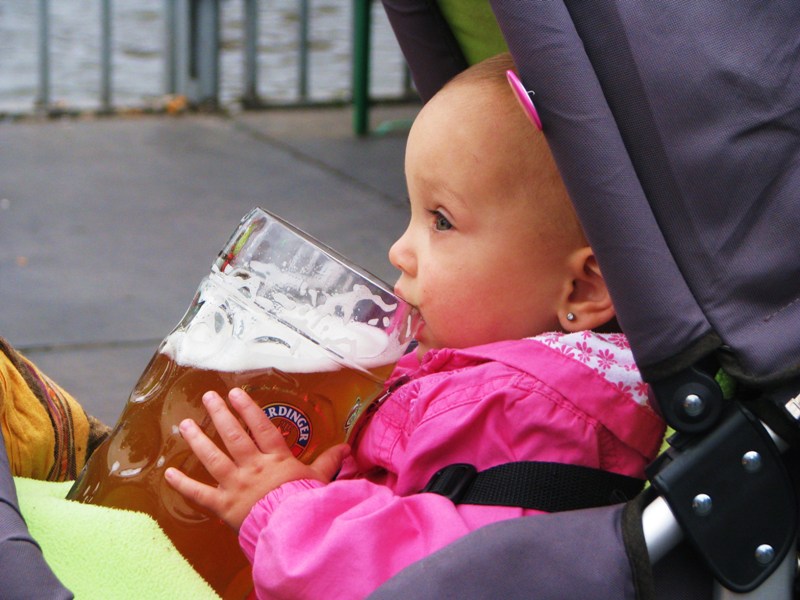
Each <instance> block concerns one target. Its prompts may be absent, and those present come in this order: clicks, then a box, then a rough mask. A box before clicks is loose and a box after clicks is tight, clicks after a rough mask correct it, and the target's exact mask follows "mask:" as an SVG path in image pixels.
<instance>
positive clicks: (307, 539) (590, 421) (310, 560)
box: [239, 332, 664, 600]
mask: <svg viewBox="0 0 800 600" xmlns="http://www.w3.org/2000/svg"><path fill="white" fill-rule="evenodd" d="M401 378H403V379H401ZM406 378H408V381H407V382H406V383H403V384H402V385H400V387H398V388H397V389H396V390H395V391H394V392H393V393H392V394H390V395H389V397H388V398H387V399H386V400H385V401H384V404H383V405H382V406H381V408H380V410H378V411H377V412H376V413H375V414H374V416H373V418H372V420H371V422H370V423H369V425H368V426H367V427H366V428H365V429H364V430H363V432H362V435H361V437H360V439H359V440H358V442H357V444H355V445H354V448H353V453H352V455H351V457H350V458H348V459H347V461H346V463H345V465H344V466H343V468H342V471H341V473H340V475H339V477H338V479H337V480H336V481H334V482H332V483H330V484H328V485H323V484H321V483H319V482H315V481H307V480H303V481H295V482H292V483H288V484H286V485H283V486H281V487H280V488H278V489H277V490H274V491H273V492H271V493H269V494H268V495H267V496H265V497H264V498H263V499H262V500H261V501H260V502H259V503H258V504H256V505H255V506H254V507H253V509H252V511H251V512H250V514H249V516H248V517H247V519H246V520H245V522H244V523H243V525H242V528H241V530H240V532H239V540H240V543H241V546H242V548H243V550H244V552H245V554H246V555H247V557H248V559H249V560H250V561H251V563H252V564H253V577H254V581H255V586H256V592H257V594H258V597H259V598H286V599H292V600H298V599H301V598H313V599H317V598H337V599H344V598H363V597H365V596H366V595H368V594H369V593H370V592H372V591H373V590H375V589H376V588H377V587H378V586H379V585H380V584H381V583H383V582H385V581H386V580H387V579H389V578H390V577H391V576H393V575H394V574H395V573H397V572H398V571H400V570H401V569H403V568H404V567H406V566H408V565H409V564H411V563H413V562H415V561H417V560H419V559H420V558H422V557H424V556H427V555H428V554H430V553H432V552H434V551H436V550H438V549H440V548H442V547H443V546H445V545H447V544H448V543H450V542H452V541H454V540H456V539H457V538H459V537H461V536H463V535H465V534H467V533H468V532H470V531H472V530H474V529H477V528H478V527H481V526H482V525H487V524H489V523H492V522H495V521H499V520H502V519H510V518H513V517H519V516H523V515H527V514H533V513H534V512H535V511H530V510H523V509H519V508H513V507H497V506H478V505H458V506H456V505H453V504H452V503H451V502H450V501H449V500H448V499H446V498H444V497H442V496H439V495H436V494H420V493H418V492H419V491H420V490H421V489H422V488H423V487H424V486H425V484H426V483H427V482H428V480H429V479H430V478H431V476H432V475H433V474H434V473H435V472H436V471H437V470H439V469H440V468H442V467H443V466H446V465H449V464H451V463H457V462H466V463H471V464H473V465H475V467H477V469H478V470H483V469H486V468H489V467H491V466H494V465H497V464H501V463H506V462H511V461H520V460H539V461H552V462H565V463H573V464H577V465H584V466H588V467H598V468H602V469H606V470H609V471H614V472H617V473H621V474H625V475H632V476H637V477H643V476H644V474H643V469H644V467H645V465H646V464H647V463H648V462H649V461H651V460H652V459H653V458H654V457H655V455H656V452H657V451H658V448H659V446H660V444H661V438H662V436H663V432H664V426H663V423H662V421H661V419H660V418H659V417H658V416H656V414H655V413H654V412H653V411H652V410H651V409H650V408H649V407H648V406H647V405H646V388H645V386H644V384H643V383H642V382H641V379H640V378H639V374H638V371H637V370H636V368H635V366H634V364H633V359H632V357H631V354H630V350H629V348H628V345H627V341H626V340H625V338H624V337H623V336H621V335H619V334H612V335H599V334H594V333H592V332H581V333H578V334H570V335H565V334H557V333H553V334H545V335H542V336H537V337H536V338H534V339H528V340H518V341H507V342H498V343H494V344H488V345H485V346H479V347H475V348H469V349H463V350H452V349H442V350H433V351H430V352H428V353H427V354H426V355H425V357H424V358H423V360H422V363H421V364H420V362H419V361H418V360H417V359H416V358H415V356H414V355H413V354H410V355H407V356H406V357H404V358H403V360H402V361H401V362H400V364H399V365H398V367H397V368H396V369H395V372H394V374H393V376H392V378H391V379H390V382H389V383H390V384H391V383H392V382H398V381H400V382H402V381H404V380H405V379H406Z"/></svg>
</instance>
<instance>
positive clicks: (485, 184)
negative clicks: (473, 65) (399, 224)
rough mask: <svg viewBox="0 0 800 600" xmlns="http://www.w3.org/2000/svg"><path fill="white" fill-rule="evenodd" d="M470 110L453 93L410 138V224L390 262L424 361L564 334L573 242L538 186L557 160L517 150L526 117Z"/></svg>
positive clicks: (426, 113) (428, 111) (423, 117)
mask: <svg viewBox="0 0 800 600" xmlns="http://www.w3.org/2000/svg"><path fill="white" fill-rule="evenodd" d="M509 94H510V90H509ZM451 96H452V97H451ZM511 102H512V103H513V102H514V101H513V99H512V100H511ZM468 104H469V103H465V102H463V98H460V97H459V96H458V95H456V94H446V95H442V96H437V97H436V98H434V99H433V100H431V101H430V102H429V103H428V104H427V105H426V106H425V107H424V108H423V110H422V112H421V113H420V115H419V117H418V118H417V120H416V122H415V124H414V126H413V128H412V130H411V133H410V134H409V140H408V146H407V150H406V179H407V185H408V193H409V201H410V205H411V218H410V222H409V225H408V228H407V229H406V231H405V233H404V234H403V236H402V237H401V238H400V239H399V240H398V241H397V242H396V243H395V244H394V246H393V247H392V249H391V250H390V253H389V257H390V260H391V261H392V263H393V264H394V265H395V266H396V267H397V268H398V269H400V271H401V275H400V278H399V280H398V282H397V285H396V291H397V292H398V294H399V295H400V296H402V297H403V298H405V299H406V300H407V301H409V302H411V303H412V304H414V305H416V306H417V307H418V308H419V310H420V312H421V314H422V316H423V318H424V320H425V325H424V326H423V329H422V330H421V332H420V333H419V335H418V336H417V338H418V340H419V352H420V355H421V353H424V352H425V351H427V350H428V349H430V348H439V347H451V348H463V347H468V346H475V345H479V344H485V343H489V342H492V341H497V340H503V339H516V338H522V337H528V336H532V335H536V334H539V333H542V332H544V331H549V330H554V329H558V327H559V322H558V317H557V303H558V300H559V298H560V297H561V294H562V292H563V291H564V289H565V287H564V286H565V285H567V284H566V283H565V281H564V278H565V271H566V259H567V256H568V255H569V251H568V249H567V246H569V245H570V244H571V243H572V242H568V240H567V238H569V236H568V235H567V236H559V235H556V232H557V230H556V229H555V228H554V226H553V223H552V222H551V220H550V219H549V215H548V214H546V213H547V212H548V211H547V210H545V209H544V208H545V207H547V206H548V205H553V202H554V201H553V200H552V198H550V197H547V198H541V197H540V196H542V195H543V194H544V195H547V194H548V193H551V192H552V193H557V192H559V190H551V189H549V188H550V187H551V186H550V185H549V184H547V183H544V184H543V183H542V181H545V182H546V181H549V177H550V175H552V173H550V172H549V171H548V170H554V169H555V166H554V165H553V164H552V159H550V160H551V162H550V163H547V164H541V165H540V164H535V163H534V164H533V165H532V164H531V161H530V159H529V157H527V156H525V154H524V150H525V149H526V146H525V144H524V143H523V142H520V143H519V144H518V145H514V144H513V143H512V140H516V139H518V138H516V137H514V132H513V131H512V130H510V129H509V128H513V127H514V126H515V124H516V125H518V124H519V123H522V125H523V126H525V127H528V128H531V127H532V126H531V125H530V124H529V123H527V121H525V120H524V116H523V115H522V113H521V111H520V112H519V114H518V115H517V116H519V117H520V119H521V121H520V120H516V119H506V118H504V116H503V114H499V113H497V112H493V113H492V112H490V113H488V114H484V113H482V112H481V111H475V110H472V109H468V108H466V106H467V105H468ZM511 106H512V109H513V110H515V111H519V108H518V107H517V106H516V105H515V104H512V105H511ZM509 121H510V122H509ZM532 131H533V130H532V129H531V132H532ZM537 135H539V134H538V132H537ZM542 143H544V142H543V141H542ZM546 156H547V157H548V158H549V152H548V153H546ZM537 169H538V170H540V171H541V174H542V175H547V177H542V176H540V175H538V174H536V173H532V171H535V170H537ZM556 181H559V182H560V180H559V179H557V174H556ZM559 193H560V192H559ZM573 245H574V244H573ZM569 247H570V248H571V247H572V246H569Z"/></svg>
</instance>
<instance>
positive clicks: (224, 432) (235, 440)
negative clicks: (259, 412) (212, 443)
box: [203, 390, 266, 464]
mask: <svg viewBox="0 0 800 600" xmlns="http://www.w3.org/2000/svg"><path fill="white" fill-rule="evenodd" d="M240 392H241V390H240ZM241 393H244V392H241ZM248 399H249V396H248ZM250 402H251V403H252V401H250ZM203 405H204V406H205V407H206V410H207V411H208V414H209V415H210V416H211V420H212V421H213V422H214V426H215V427H216V428H217V433H219V436H220V438H221V439H222V443H223V444H225V448H227V450H228V452H230V455H231V457H232V458H233V460H234V461H235V462H236V464H241V463H242V462H243V461H246V460H247V459H249V458H252V457H253V456H254V455H256V454H258V448H257V447H256V444H255V443H254V442H253V440H252V439H251V438H250V436H249V435H248V433H247V431H246V430H245V429H244V427H242V424H241V423H240V422H239V420H238V419H237V418H236V417H235V416H234V415H233V413H232V412H231V410H230V409H229V408H228V405H227V404H225V401H224V400H223V399H222V397H221V396H220V395H219V394H217V393H216V392H206V393H205V394H203ZM253 406H255V405H253ZM234 408H235V409H236V411H237V412H238V413H240V414H241V409H240V408H239V407H236V406H235V407H234ZM265 418H266V417H265ZM248 427H249V425H248Z"/></svg>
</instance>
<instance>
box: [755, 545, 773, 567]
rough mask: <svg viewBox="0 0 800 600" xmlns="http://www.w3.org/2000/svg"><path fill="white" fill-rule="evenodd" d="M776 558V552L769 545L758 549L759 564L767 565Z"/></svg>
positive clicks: (757, 558)
mask: <svg viewBox="0 0 800 600" xmlns="http://www.w3.org/2000/svg"><path fill="white" fill-rule="evenodd" d="M773 558H775V550H774V549H773V547H772V546H770V545H769V544H761V545H760V546H759V547H758V548H756V560H757V561H758V563H759V564H762V565H767V564H769V563H771V562H772V559H773Z"/></svg>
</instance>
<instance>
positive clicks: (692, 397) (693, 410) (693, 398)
mask: <svg viewBox="0 0 800 600" xmlns="http://www.w3.org/2000/svg"><path fill="white" fill-rule="evenodd" d="M704 408H705V402H703V399H702V398H701V397H700V396H698V395H697V394H689V395H688V396H686V398H684V399H683V410H685V411H686V414H687V415H689V416H690V417H697V416H699V415H700V413H702V412H703V409H704Z"/></svg>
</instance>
